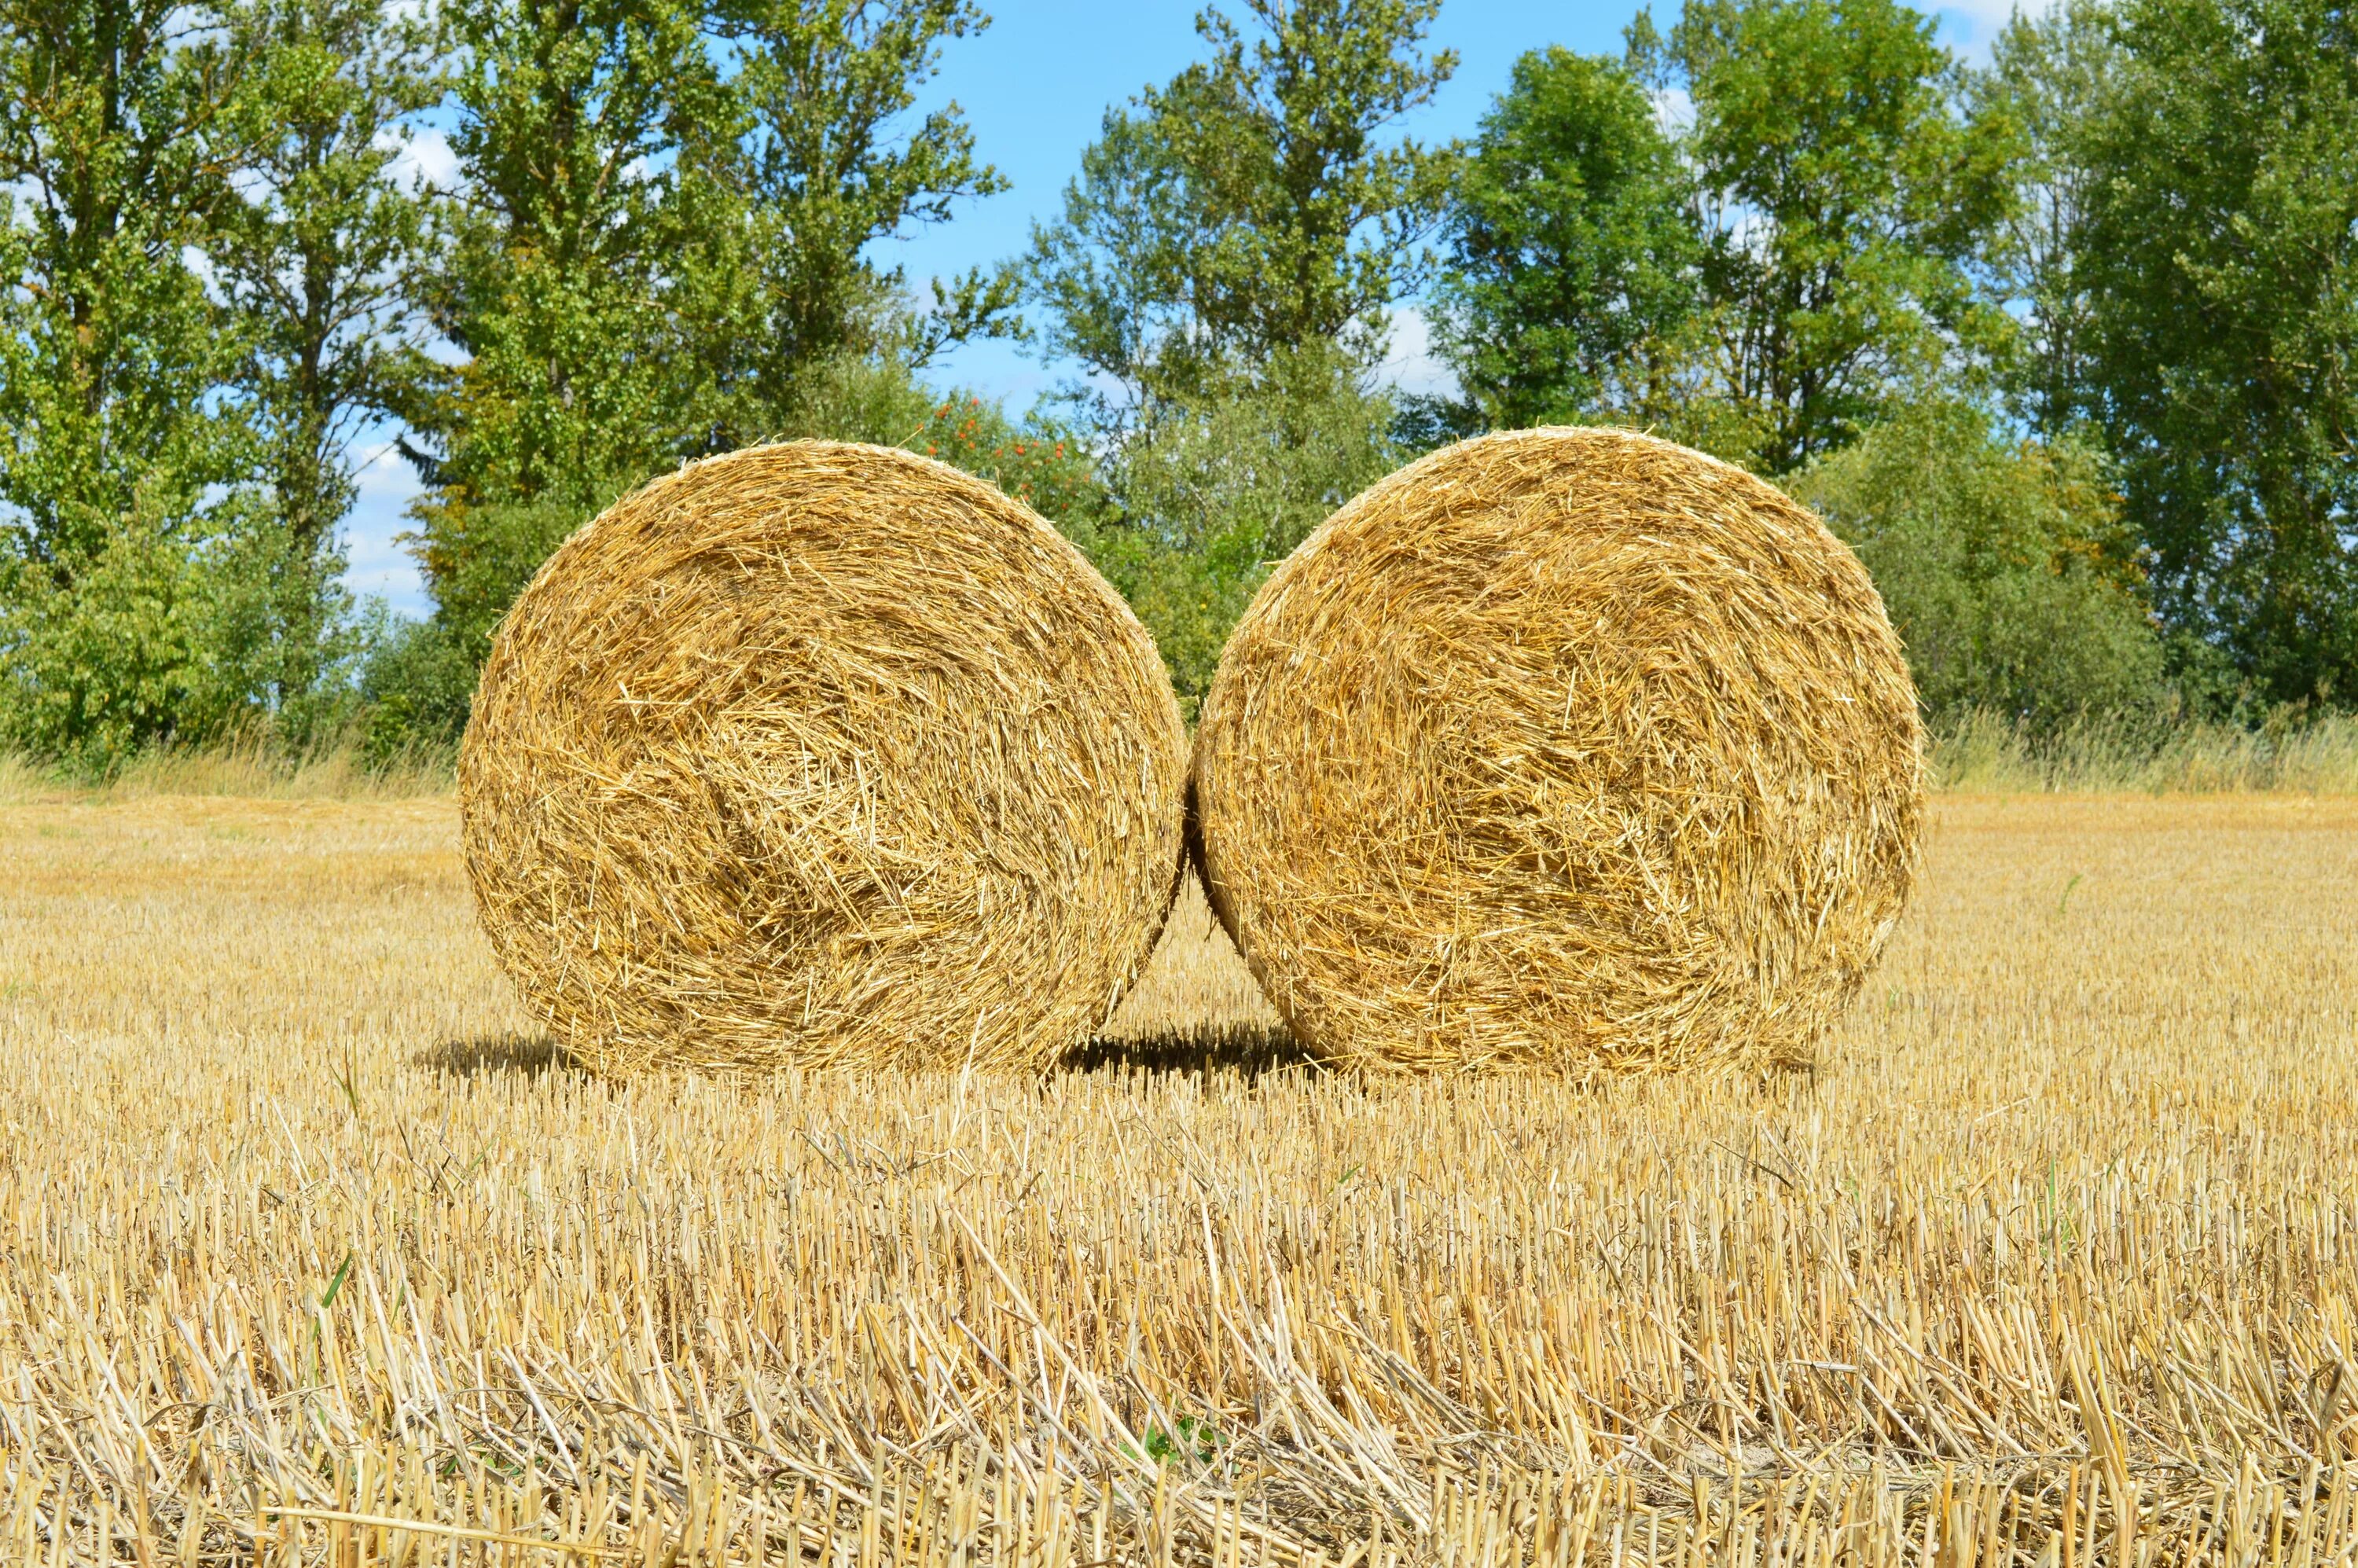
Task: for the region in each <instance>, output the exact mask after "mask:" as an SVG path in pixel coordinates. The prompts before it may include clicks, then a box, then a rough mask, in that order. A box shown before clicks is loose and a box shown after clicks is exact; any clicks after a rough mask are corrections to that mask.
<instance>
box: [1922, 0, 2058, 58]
mask: <svg viewBox="0 0 2358 1568" xmlns="http://www.w3.org/2000/svg"><path fill="white" fill-rule="evenodd" d="M2054 8H2055V6H2054V0H1949V3H1948V4H1946V5H1941V6H1939V7H1937V8H1936V9H1935V10H1934V11H1933V13H1932V14H1933V15H1934V16H1937V17H1938V18H1940V21H1941V30H1942V32H1943V33H1944V34H1945V35H1946V37H1945V38H1942V42H1944V43H1946V44H1947V45H1948V46H1949V47H1950V48H1952V49H1955V50H1956V51H1957V52H1958V53H1959V54H1961V55H1963V56H1964V57H1965V58H1966V59H1969V60H1972V61H1973V62H1974V63H1975V64H1976V65H1979V64H1983V63H1985V62H1986V61H1987V60H1988V59H1989V52H1990V45H1991V43H1992V42H1994V41H1995V40H1996V38H1997V36H1998V34H2000V33H2002V32H2004V31H2005V30H2006V24H2007V23H2008V22H2010V21H2012V20H2013V19H2014V18H2015V16H2017V14H2028V15H2029V16H2045V15H2046V14H2047V13H2048V12H2050V11H2051V10H2053V9H2054Z"/></svg>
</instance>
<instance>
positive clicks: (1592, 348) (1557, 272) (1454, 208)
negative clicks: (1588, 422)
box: [1435, 49, 1703, 427]
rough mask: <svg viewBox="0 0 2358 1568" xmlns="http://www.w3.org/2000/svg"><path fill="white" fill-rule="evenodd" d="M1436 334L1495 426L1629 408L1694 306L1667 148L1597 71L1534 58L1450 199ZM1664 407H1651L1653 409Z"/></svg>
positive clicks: (1647, 104) (1623, 93) (1672, 149)
mask: <svg viewBox="0 0 2358 1568" xmlns="http://www.w3.org/2000/svg"><path fill="white" fill-rule="evenodd" d="M1447 230H1448V237H1449V246H1448V264H1447V267H1446V270H1445V272H1444V276H1443V278H1442V282H1441V287H1440V289H1439V291H1438V299H1437V306H1438V308H1437V309H1436V311H1435V324H1436V327H1437V329H1438V330H1437V333H1436V336H1437V339H1438V341H1439V343H1440V345H1441V348H1442V351H1443V352H1444V356H1445V357H1446V358H1447V360H1448V361H1449V362H1450V364H1451V365H1452V366H1453V367H1454V368H1455V371H1456V373H1457V376H1458V380H1459V383H1460V385H1461V386H1462V388H1463V390H1464V392H1465V394H1466V397H1467V399H1468V401H1469V402H1470V403H1471V404H1472V406H1473V410H1474V412H1475V413H1476V416H1477V418H1476V420H1475V423H1477V424H1482V425H1491V426H1503V427H1522V426H1531V425H1541V424H1547V423H1550V422H1561V421H1563V420H1568V419H1574V418H1578V417H1581V416H1585V415H1589V414H1592V413H1595V412H1597V411H1599V410H1603V409H1609V408H1617V407H1630V406H1637V405H1639V404H1642V403H1645V402H1647V401H1648V400H1649V398H1650V395H1655V396H1659V395H1660V394H1659V392H1658V390H1657V389H1655V388H1653V387H1651V386H1650V385H1649V384H1647V383H1646V374H1647V367H1648V366H1649V364H1650V363H1654V362H1659V361H1660V358H1661V355H1662V351H1663V350H1664V348H1665V347H1666V346H1667V345H1669V344H1670V343H1671V342H1672V341H1673V340H1674V339H1675V338H1676V337H1677V336H1678V334H1680V333H1681V332H1682V331H1683V330H1685V329H1686V328H1687V325H1688V323H1689V322H1690V321H1691V319H1693V315H1694V312H1695V310H1696V308H1697V307H1698V306H1699V304H1700V303H1701V296H1700V289H1699V283H1700V278H1699V273H1698V268H1699V266H1700V264H1701V262H1702V260H1703V243H1702V237H1701V236H1700V234H1698V233H1697V232H1696V229H1695V224H1694V220H1693V212H1692V210H1691V207H1690V205H1689V200H1688V188H1687V180H1686V178H1685V173H1684V170H1683V169H1682V167H1681V165H1680V162H1679V156H1678V149H1677V147H1676V146H1674V145H1673V143H1672V142H1671V138H1670V137H1669V136H1668V135H1666V134H1665V133H1664V132H1663V130H1662V128H1661V126H1660V123H1659V121H1658V118H1657V116H1656V114H1655V111H1654V105H1653V103H1652V102H1651V101H1650V98H1649V96H1648V94H1647V92H1646V91H1645V88H1644V87H1643V86H1642V85H1641V84H1640V83H1639V81H1637V80H1636V79H1635V78H1634V77H1632V76H1631V75H1630V74H1629V73H1628V70H1625V69H1623V68H1622V66H1621V65H1620V64H1619V63H1618V62H1617V61H1613V60H1609V59H1596V58H1593V57H1589V56H1585V55H1577V54H1574V53H1572V52H1571V51H1570V50H1568V49H1543V50H1534V51H1533V52H1531V53H1530V54H1527V55H1525V56H1523V57H1522V58H1521V59H1519V60H1517V61H1516V62H1515V71H1514V79H1513V81H1512V83H1511V85H1510V86H1509V88H1508V90H1507V92H1505V94H1503V95H1502V96H1501V97H1500V98H1499V99H1498V102H1497V103H1495V104H1493V105H1492V107H1491V109H1490V112H1489V113H1488V114H1486V115H1484V116H1483V119H1482V125H1481V131H1480V134H1479V135H1477V136H1476V139H1475V142H1474V146H1473V147H1472V148H1471V149H1470V152H1469V155H1468V156H1467V157H1466V163H1465V166H1464V168H1463V169H1462V171H1461V172H1460V175H1459V178H1458V179H1457V182H1456V185H1455V189H1454V191H1453V193H1452V197H1451V204H1450V210H1449V217H1448V220H1447ZM1665 400H1667V399H1665Z"/></svg>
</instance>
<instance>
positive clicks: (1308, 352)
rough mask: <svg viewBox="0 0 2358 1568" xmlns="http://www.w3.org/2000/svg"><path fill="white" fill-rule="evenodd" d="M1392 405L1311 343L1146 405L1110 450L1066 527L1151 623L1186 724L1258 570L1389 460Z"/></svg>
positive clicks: (1378, 474)
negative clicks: (1248, 378)
mask: <svg viewBox="0 0 2358 1568" xmlns="http://www.w3.org/2000/svg"><path fill="white" fill-rule="evenodd" d="M1395 412H1396V409H1395V405H1394V401H1393V399H1392V397H1391V396H1390V394H1389V393H1387V392H1385V391H1383V390H1381V389H1379V388H1375V387H1371V386H1369V385H1368V384H1367V382H1366V380H1365V378H1364V377H1363V376H1362V375H1360V374H1359V373H1357V372H1356V370H1355V369H1354V368H1353V367H1352V366H1351V365H1349V363H1348V362H1344V361H1342V360H1341V359H1340V356H1339V355H1338V352H1337V351H1336V350H1335V349H1333V348H1331V347H1324V348H1322V347H1320V346H1317V345H1313V346H1311V347H1308V348H1305V349H1303V350H1301V351H1296V352H1294V353H1291V354H1285V355H1281V356H1279V357H1278V359H1277V360H1276V361H1275V362H1272V364H1271V366H1269V367H1268V373H1265V374H1264V375H1262V376H1261V377H1260V378H1259V379H1258V380H1257V381H1255V382H1253V383H1251V384H1245V385H1242V386H1239V387H1237V388H1234V389H1232V390H1231V391H1230V392H1229V393H1228V395H1225V396H1221V397H1217V398H1208V399H1202V400H1190V401H1182V400H1171V401H1165V402H1163V403H1160V404H1158V405H1156V406H1154V408H1153V409H1152V412H1151V413H1150V414H1149V415H1148V416H1145V417H1144V418H1143V419H1142V420H1141V422H1140V423H1139V424H1138V425H1137V426H1136V427H1133V428H1132V430H1131V431H1130V434H1129V436H1128V438H1126V439H1125V440H1123V441H1122V442H1121V443H1120V445H1119V446H1118V447H1117V448H1116V449H1114V452H1113V455H1112V458H1111V460H1110V461H1109V463H1108V465H1107V472H1106V482H1107V485H1108V487H1109V491H1110V492H1111V496H1112V499H1113V503H1114V505H1113V509H1112V511H1111V512H1110V514H1108V515H1106V516H1104V517H1103V518H1102V519H1101V520H1100V519H1091V518H1084V519H1082V520H1081V521H1082V523H1083V524H1084V526H1083V527H1082V528H1080V529H1077V530H1076V529H1075V528H1074V527H1073V526H1072V525H1071V524H1067V525H1066V531H1067V532H1068V533H1071V534H1073V535H1074V537H1075V539H1076V542H1077V543H1079V544H1080V546H1081V547H1082V548H1083V550H1085V551H1086V552H1087V554H1088V555H1089V557H1090V558H1091V559H1092V560H1094V561H1096V563H1097V564H1098V568H1100V569H1101V570H1103V571H1104V572H1105V574H1106V576H1107V578H1108V579H1109V580H1110V581H1111V582H1112V583H1113V585H1114V586H1115V587H1116V588H1118V589H1120V590H1121V592H1122V595H1123V597H1124V598H1126V599H1128V600H1130V605H1131V607H1132V608H1133V609H1135V610H1136V611H1138V615H1139V619H1140V620H1141V621H1143V622H1146V626H1147V629H1148V630H1149V631H1151V632H1152V633H1154V640H1155V643H1156V645H1157V646H1158V647H1160V648H1161V649H1162V651H1163V662H1164V663H1165V664H1166V665H1169V666H1170V669H1171V676H1172V679H1173V681H1174V683H1175V684H1176V685H1177V687H1178V688H1179V697H1180V702H1181V705H1182V706H1183V708H1184V709H1185V711H1186V713H1187V716H1188V718H1189V719H1191V720H1192V719H1194V717H1195V709H1196V707H1197V705H1198V704H1200V703H1201V702H1202V700H1203V697H1204V694H1205V693H1206V691H1207V690H1209V689H1210V687H1211V683H1212V674H1213V671H1214V670H1215V669H1216V668H1217V666H1218V664H1219V658H1220V650H1221V648H1222V647H1223V646H1224V645H1226V643H1227V642H1228V633H1229V630H1230V629H1231V628H1233V627H1234V626H1235V625H1236V622H1237V618H1238V616H1240V615H1242V614H1243V613H1244V611H1245V606H1246V605H1247V604H1249V602H1250V601H1251V600H1252V596H1253V593H1254V591H1255V590H1256V589H1259V588H1260V585H1261V582H1262V580H1263V579H1266V578H1267V577H1268V575H1269V573H1270V571H1271V568H1274V567H1275V566H1276V565H1277V563H1278V562H1280V561H1282V560H1283V559H1284V558H1285V557H1287V556H1289V555H1291V554H1293V548H1294V546H1297V545H1299V544H1300V543H1302V541H1303V539H1304V538H1305V537H1307V536H1308V535H1309V533H1310V531H1311V530H1312V529H1313V528H1315V527H1316V526H1317V525H1318V524H1320V523H1322V522H1324V521H1325V519H1326V518H1327V516H1328V515H1329V514H1332V513H1333V512H1334V511H1335V510H1336V508H1337V507H1339V506H1341V505H1342V504H1343V503H1345V502H1347V501H1348V500H1350V499H1351V497H1352V496H1354V495H1356V494H1357V493H1358V492H1360V491H1362V490H1364V489H1366V488H1367V487H1368V485H1370V484H1373V483H1374V482H1375V481H1377V480H1379V479H1381V478H1382V477H1383V476H1384V475H1385V474H1387V473H1390V471H1391V470H1393V469H1395V468H1397V467H1399V466H1400V464H1401V460H1402V457H1403V456H1404V454H1403V453H1402V451H1401V449H1400V447H1399V446H1398V445H1397V444H1396V443H1395V442H1394V441H1393V439H1392V438H1391V430H1392V426H1393V419H1394V414H1395Z"/></svg>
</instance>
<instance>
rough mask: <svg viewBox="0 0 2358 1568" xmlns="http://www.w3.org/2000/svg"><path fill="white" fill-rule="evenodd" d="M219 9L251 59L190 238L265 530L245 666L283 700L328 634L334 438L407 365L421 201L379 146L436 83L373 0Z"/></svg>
mask: <svg viewBox="0 0 2358 1568" xmlns="http://www.w3.org/2000/svg"><path fill="white" fill-rule="evenodd" d="M235 25H236V26H237V27H238V28H239V30H240V32H241V34H242V35H243V38H242V40H241V41H242V45H243V49H244V51H245V53H246V54H247V56H248V58H250V59H253V60H254V62H255V63H254V69H253V70H252V73H251V75H250V77H249V80H248V81H247V84H246V91H245V92H244V93H243V96H242V99H241V103H240V118H241V121H242V125H241V140H242V141H243V144H244V146H245V148H246V152H245V155H244V157H243V161H242V163H241V166H240V168H239V170H238V174H239V178H238V179H237V180H236V182H235V183H236V186H237V189H239V191H240V193H241V198H242V199H241V200H237V201H234V202H231V203H227V204H225V205H224V206H223V208H222V211H221V214H220V216H219V217H218V218H217V219H216V220H215V221H214V222H213V223H212V224H211V227H210V232H209V233H208V235H207V237H206V241H205V249H206V252H207V254H208V255H209V256H210V258H211V262H212V265H213V269H214V275H215V278H216V281H217V284H218V287H219V288H220V290H221V291H222V294H223V295H224V296H225V297H226V298H227V301H228V304H229V307H230V308H231V310H232V311H233V313H234V315H235V316H236V318H237V319H239V320H240V321H241V322H242V323H243V327H244V333H243V339H242V346H243V350H244V354H245V358H244V362H243V366H242V368H241V370H240V372H239V374H238V377H237V380H238V384H239V385H240V387H241V389H242V390H243V393H244V394H245V395H246V396H247V397H248V398H249V399H250V400H251V403H250V406H251V409H252V413H253V416H254V420H255V423H256V426H257V427H258V431H259V434H260V436H261V438H262V452H261V454H260V457H261V468H262V473H263V476H264V479H265V484H266V486H267V491H268V493H269V496H270V498H271V501H272V503H273V507H274V511H275V514H276V520H277V523H278V525H279V529H280V532H281V535H282V537H281V540H280V544H281V549H280V550H279V551H278V552H277V555H278V558H277V559H276V560H268V561H264V562H260V563H257V564H258V565H259V566H261V568H263V580H262V581H261V582H260V583H259V584H257V585H256V588H257V592H258V594H259V597H260V609H261V618H262V620H263V622H264V628H263V631H264V635H263V637H262V638H261V639H260V641H261V642H262V643H263V645H264V646H265V647H266V648H267V649H268V650H269V652H270V654H271V657H270V658H269V661H268V666H267V667H266V668H265V669H263V670H261V671H258V672H257V675H258V676H259V677H260V681H261V684H262V685H263V686H264V687H265V688H267V689H269V690H272V691H273V692H274V693H275V695H276V699H277V700H278V702H279V703H280V704H281V705H282V706H283V705H285V704H288V703H299V702H300V700H301V699H302V698H303V697H305V696H306V694H308V693H309V692H310V691H311V690H312V688H313V687H315V686H316V685H317V684H318V682H319V677H320V676H321V673H322V669H323V665H324V664H325V661H326V660H327V658H328V657H329V655H330V654H331V652H332V649H331V648H330V641H331V637H332V633H333V630H334V625H335V622H336V620H337V618H338V616H339V614H340V613H341V610H342V608H343V597H344V596H343V595H342V594H341V589H339V587H338V585H337V581H336V579H337V577H338V576H339V574H340V573H341V570H342V566H343V559H342V555H341V550H340V548H339V546H338V542H337V538H336V528H337V525H338V524H340V523H341V521H342V520H343V517H344V515H345V514H346V513H347V512H348V511H349V510H350V509H351V506H352V500H353V497H354V494H355V493H356V490H355V484H354V480H353V473H352V460H351V449H352V442H353V440H354V438H355V437H356V435H357V434H358V431H359V429H360V427H361V426H362V423H363V422H364V421H366V420H368V419H370V418H372V417H375V416H382V415H384V414H386V413H388V412H389V411H391V410H393V409H394V408H395V407H397V406H400V405H401V404H402V402H403V401H404V396H405V394H406V392H407V391H408V390H409V389H410V388H411V387H412V386H414V385H415V384H416V382H417V380H418V379H419V376H420V374H421V373H422V372H423V370H424V368H425V361H424V358H423V356H422V354H421V353H420V351H419V350H418V348H417V346H416V342H415V341H413V340H414V336H415V334H414V332H413V330H412V329H413V326H414V322H415V315H416V312H415V309H414V307H413V304H412V298H413V294H414V289H415V286H416V281H417V279H416V273H417V269H418V267H419V265H421V263H422V262H423V260H424V259H425V254H426V246H427V222H426V211H425V207H424V204H423V203H422V202H421V201H420V200H418V199H417V198H416V196H415V195H414V194H413V193H412V192H411V191H409V190H407V189H404V188H403V187H402V185H401V184H400V183H399V181H398V180H397V179H396V178H395V160H396V159H397V158H398V157H399V156H400V152H401V140H400V137H401V130H402V128H403V126H404V124H405V123H406V121H407V120H408V119H409V118H410V117H411V116H412V115H415V114H416V113H417V112H418V111H420V110H423V109H425V108H427V107H428V106H429V105H431V104H433V103H435V102H437V101H438V99H439V97H440V96H441V92H442V84H441V81H440V80H439V78H438V75H437V73H436V71H435V70H434V62H433V60H432V57H431V55H430V52H429V48H428V45H429V40H428V39H427V37H426V36H425V34H424V31H423V29H422V28H421V27H418V26H417V25H416V23H415V22H414V21H412V20H410V19H407V18H405V17H402V16H387V14H386V13H385V10H384V6H383V5H382V4H381V3H380V0H254V3H253V4H252V5H250V6H249V7H248V8H246V9H245V10H243V12H241V13H239V14H238V16H236V18H235Z"/></svg>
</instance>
